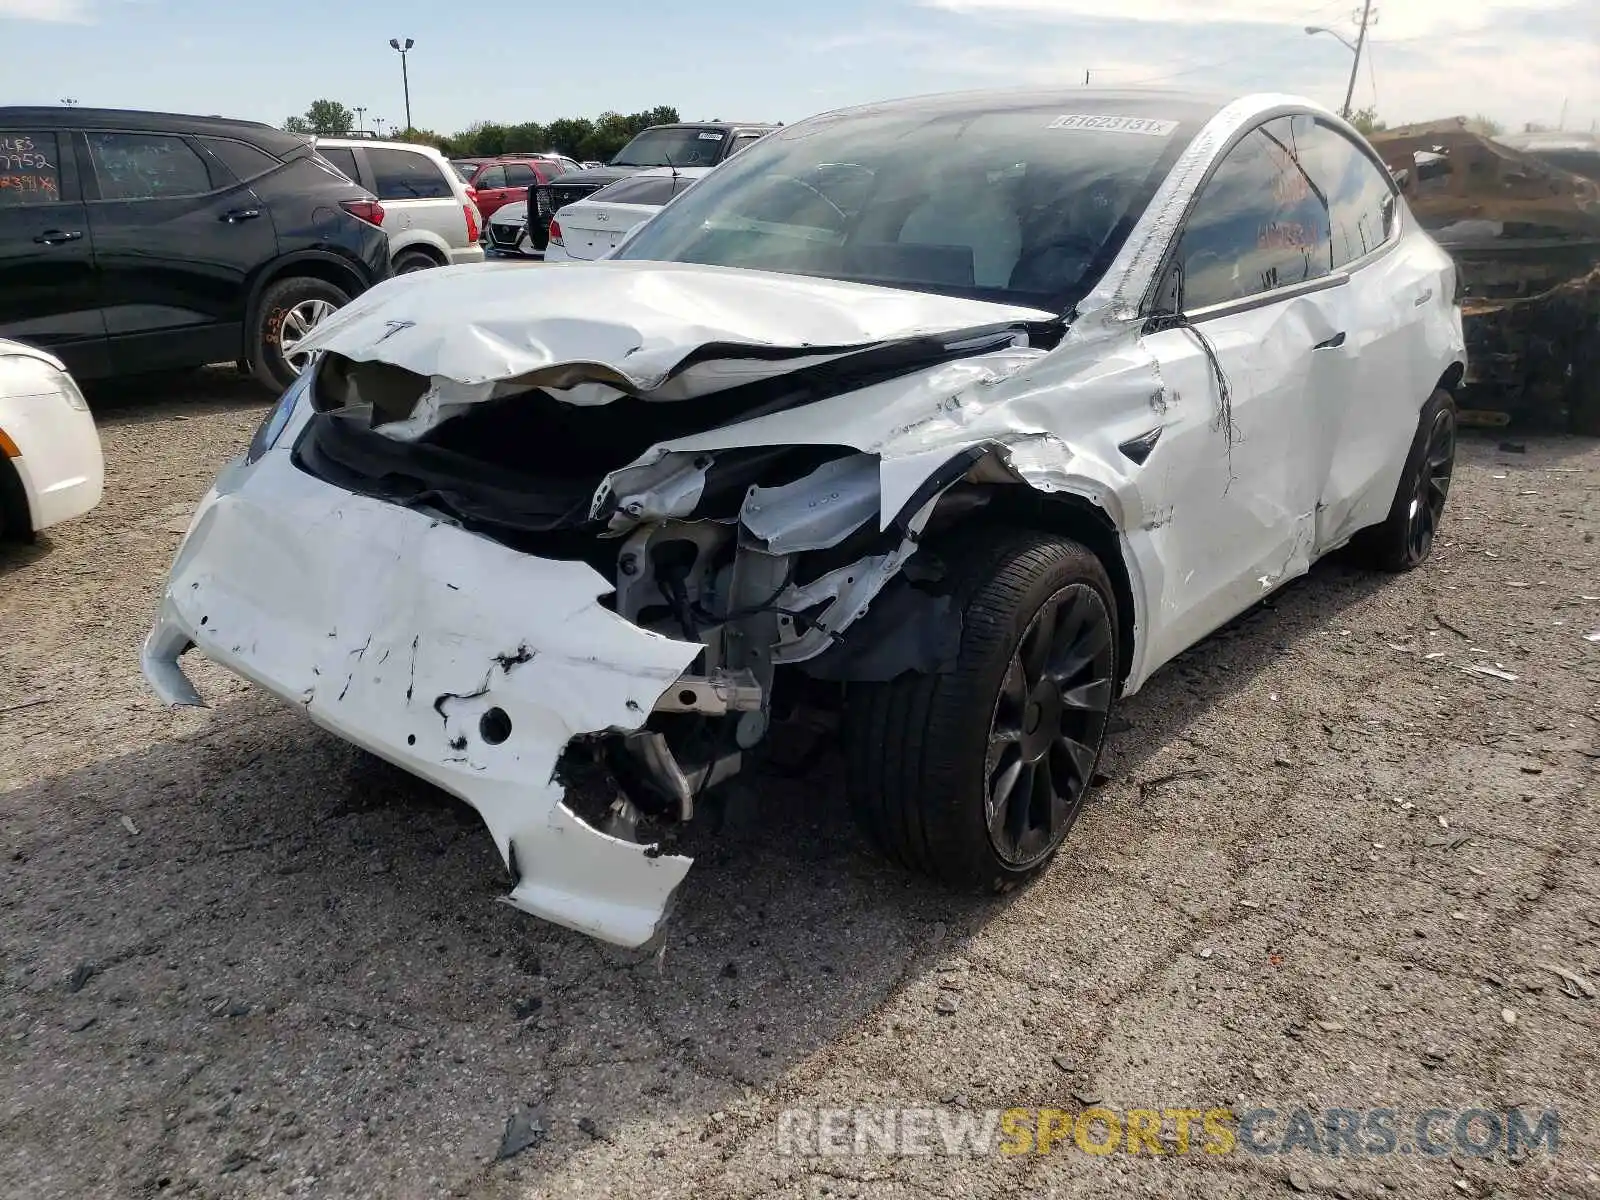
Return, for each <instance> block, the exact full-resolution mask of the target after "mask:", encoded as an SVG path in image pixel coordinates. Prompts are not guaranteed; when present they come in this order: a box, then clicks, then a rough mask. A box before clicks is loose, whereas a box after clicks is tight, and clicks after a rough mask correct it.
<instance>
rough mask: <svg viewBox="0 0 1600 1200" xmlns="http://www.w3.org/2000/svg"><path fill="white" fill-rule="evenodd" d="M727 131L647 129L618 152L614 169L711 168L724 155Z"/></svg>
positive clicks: (674, 127)
mask: <svg viewBox="0 0 1600 1200" xmlns="http://www.w3.org/2000/svg"><path fill="white" fill-rule="evenodd" d="M726 138H727V132H726V131H725V130H721V129H709V128H698V127H694V126H672V127H664V128H657V129H646V130H645V131H644V132H643V133H641V134H639V135H638V136H637V137H635V138H634V139H633V140H632V141H631V142H629V143H628V144H627V145H626V146H624V147H623V148H622V149H621V150H619V151H617V156H616V157H615V158H613V159H612V160H611V163H610V165H611V166H613V167H709V166H711V165H713V164H714V163H715V162H716V161H717V159H718V158H719V157H720V156H721V154H722V143H723V141H724V140H725V139H726Z"/></svg>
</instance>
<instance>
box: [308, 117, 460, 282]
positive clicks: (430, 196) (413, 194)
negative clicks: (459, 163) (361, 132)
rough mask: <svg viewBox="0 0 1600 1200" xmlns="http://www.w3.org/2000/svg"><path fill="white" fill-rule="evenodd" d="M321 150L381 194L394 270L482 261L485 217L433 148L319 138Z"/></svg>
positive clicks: (329, 160)
mask: <svg viewBox="0 0 1600 1200" xmlns="http://www.w3.org/2000/svg"><path fill="white" fill-rule="evenodd" d="M317 153H318V154H320V155H322V157H323V158H325V159H327V160H328V162H329V163H331V164H332V165H333V166H334V167H336V168H338V169H339V171H341V172H342V173H343V174H345V175H347V176H349V178H350V179H351V180H352V181H353V182H355V183H358V184H360V185H361V186H362V187H364V188H366V189H367V190H368V191H369V192H371V193H372V194H373V195H375V196H377V197H378V202H379V203H380V204H382V205H383V213H384V216H383V230H384V232H385V233H387V234H388V235H389V257H390V259H391V260H392V261H393V263H394V273H395V274H396V275H404V274H405V273H406V272H408V271H421V270H425V269H426V268H428V267H443V266H448V265H451V264H454V263H471V262H482V261H483V247H482V246H480V245H478V232H479V229H480V227H481V226H482V224H483V219H482V217H480V216H479V215H478V206H477V205H476V204H474V203H473V202H472V197H471V196H469V195H468V194H467V187H466V184H464V183H462V182H461V177H460V176H459V175H457V174H456V172H455V170H454V168H452V167H451V165H450V161H449V160H448V159H447V158H445V156H444V155H443V154H441V153H439V151H437V150H435V149H434V148H433V147H432V146H418V145H415V144H414V143H411V142H380V141H376V140H373V139H370V138H318V139H317Z"/></svg>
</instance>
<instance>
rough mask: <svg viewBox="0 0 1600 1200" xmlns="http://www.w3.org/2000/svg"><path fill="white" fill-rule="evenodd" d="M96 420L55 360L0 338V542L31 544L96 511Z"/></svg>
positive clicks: (100, 464) (101, 472) (99, 466)
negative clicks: (41, 535)
mask: <svg viewBox="0 0 1600 1200" xmlns="http://www.w3.org/2000/svg"><path fill="white" fill-rule="evenodd" d="M104 485H105V461H104V459H103V458H102V457H101V452H100V437H99V434H97V433H96V432H95V427H94V417H93V416H92V415H91V414H90V412H89V406H88V404H86V403H85V402H84V399H83V393H82V392H80V391H79V390H78V385H77V384H76V383H74V382H73V379H72V376H71V375H70V374H68V373H67V369H66V367H64V366H63V365H62V363H61V360H60V359H58V358H56V357H55V356H54V355H50V354H46V353H45V352H44V351H43V350H35V349H34V348H33V347H31V346H24V345H23V344H22V343H20V342H13V341H10V340H9V339H6V338H0V534H4V535H5V536H6V537H24V538H26V537H31V536H32V535H33V534H34V533H36V532H38V531H39V530H41V529H44V528H46V527H47V526H50V525H56V524H59V523H60V522H62V521H66V520H70V519H71V518H73V517H80V516H82V515H83V514H84V513H86V512H88V511H89V510H90V509H92V508H93V507H94V506H95V505H96V504H99V503H100V493H101V491H102V489H103V487H104Z"/></svg>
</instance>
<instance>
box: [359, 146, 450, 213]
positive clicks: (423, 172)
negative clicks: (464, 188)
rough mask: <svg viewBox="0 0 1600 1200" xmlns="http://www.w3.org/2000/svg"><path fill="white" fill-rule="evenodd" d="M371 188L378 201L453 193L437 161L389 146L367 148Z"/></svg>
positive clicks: (443, 196) (432, 197) (435, 197)
mask: <svg viewBox="0 0 1600 1200" xmlns="http://www.w3.org/2000/svg"><path fill="white" fill-rule="evenodd" d="M367 165H368V166H369V167H371V168H372V179H373V190H374V191H376V192H377V194H378V199H379V200H450V199H453V198H454V197H455V193H454V192H453V191H451V189H450V182H449V180H447V179H446V178H445V177H444V172H443V171H442V170H441V169H440V167H439V164H438V163H436V162H434V160H433V159H431V158H429V157H428V156H427V155H426V154H413V153H412V152H411V151H409V150H395V149H392V148H391V147H388V146H371V147H369V148H368V149H367Z"/></svg>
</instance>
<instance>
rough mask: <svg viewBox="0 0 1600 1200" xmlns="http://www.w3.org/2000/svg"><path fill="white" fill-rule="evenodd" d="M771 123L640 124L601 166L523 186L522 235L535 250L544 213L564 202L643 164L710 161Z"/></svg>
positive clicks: (545, 236) (545, 232)
mask: <svg viewBox="0 0 1600 1200" xmlns="http://www.w3.org/2000/svg"><path fill="white" fill-rule="evenodd" d="M776 128H777V126H776V125H772V124H762V123H761V122H759V121H757V122H750V121H687V122H683V123H681V124H677V125H652V126H650V128H649V129H641V130H640V131H639V132H638V133H636V134H634V135H633V140H632V141H630V142H629V143H628V144H627V145H626V146H624V147H623V148H622V149H621V150H618V151H617V154H616V157H615V158H613V159H612V160H611V161H610V162H608V163H607V164H606V165H605V166H603V167H588V168H586V169H585V170H582V171H568V172H566V173H565V174H564V175H560V176H558V177H557V178H555V179H553V180H551V181H550V182H549V183H542V184H537V185H535V186H534V187H531V188H529V189H528V240H529V242H530V243H532V246H533V248H534V249H535V250H538V251H540V252H541V253H542V252H543V251H544V249H545V247H546V246H548V245H549V244H550V218H551V217H552V216H554V215H555V213H556V212H557V211H559V210H560V208H561V206H562V205H564V204H571V203H572V202H573V201H574V200H582V199H583V198H584V197H585V196H592V195H593V194H594V193H595V192H598V191H599V190H600V189H601V188H603V187H606V186H607V185H609V184H613V183H615V182H616V181H617V180H619V179H626V178H627V177H628V176H629V175H632V174H634V173H635V172H636V171H643V170H644V169H645V168H646V167H714V166H716V165H717V164H718V163H720V162H722V161H723V160H724V159H728V158H732V157H733V156H734V155H735V154H737V153H739V151H741V150H743V149H744V148H745V147H746V146H748V145H751V144H752V143H754V142H758V141H760V140H761V139H762V138H763V137H765V136H766V135H767V134H769V133H771V132H772V131H773V130H774V129H776Z"/></svg>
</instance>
